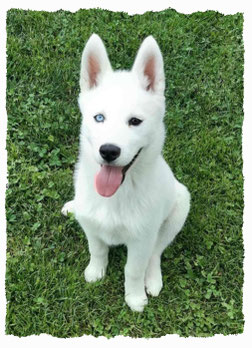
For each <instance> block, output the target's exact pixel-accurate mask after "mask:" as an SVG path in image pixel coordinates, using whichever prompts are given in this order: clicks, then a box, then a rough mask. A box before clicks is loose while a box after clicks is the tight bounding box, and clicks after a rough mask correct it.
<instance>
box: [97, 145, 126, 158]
mask: <svg viewBox="0 0 252 348" xmlns="http://www.w3.org/2000/svg"><path fill="white" fill-rule="evenodd" d="M120 153H121V149H120V147H118V146H115V145H112V144H104V145H102V146H101V147H100V154H101V156H102V158H103V159H105V161H107V162H112V161H114V160H115V159H116V158H117V157H119V156H120Z"/></svg>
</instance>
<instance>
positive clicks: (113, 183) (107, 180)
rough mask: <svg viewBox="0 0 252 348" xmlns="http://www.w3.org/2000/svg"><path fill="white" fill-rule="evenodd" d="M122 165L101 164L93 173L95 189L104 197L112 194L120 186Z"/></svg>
mask: <svg viewBox="0 0 252 348" xmlns="http://www.w3.org/2000/svg"><path fill="white" fill-rule="evenodd" d="M122 169H123V167H112V166H106V165H104V166H102V167H101V170H100V171H99V172H98V173H97V174H96V175H95V188H96V191H97V192H98V193H99V194H100V195H101V196H104V197H110V196H112V195H113V194H114V193H115V192H116V191H117V189H118V187H119V186H120V184H121V182H122V178H123V174H122Z"/></svg>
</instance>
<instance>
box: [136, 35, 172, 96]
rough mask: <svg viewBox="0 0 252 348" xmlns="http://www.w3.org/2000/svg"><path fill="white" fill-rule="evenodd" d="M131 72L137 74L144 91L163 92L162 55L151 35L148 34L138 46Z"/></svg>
mask: <svg viewBox="0 0 252 348" xmlns="http://www.w3.org/2000/svg"><path fill="white" fill-rule="evenodd" d="M132 72H134V73H136V74H137V75H138V78H139V80H140V83H141V85H142V87H143V88H144V89H145V90H146V91H152V92H155V93H163V92H164V89H165V76H164V63H163V57H162V54H161V51H160V48H159V46H158V44H157V42H156V40H155V39H154V38H153V36H148V37H147V38H146V39H145V40H144V41H143V43H142V45H141V46H140V48H139V51H138V53H137V56H136V59H135V62H134V65H133V68H132Z"/></svg>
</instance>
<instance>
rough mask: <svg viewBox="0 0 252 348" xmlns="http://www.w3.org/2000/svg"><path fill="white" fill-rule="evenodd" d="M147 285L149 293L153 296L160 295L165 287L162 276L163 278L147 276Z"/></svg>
mask: <svg viewBox="0 0 252 348" xmlns="http://www.w3.org/2000/svg"><path fill="white" fill-rule="evenodd" d="M145 286H146V291H147V293H148V294H149V295H151V296H154V297H156V296H158V295H159V293H160V291H161V289H162V287H163V282H162V278H161V279H155V278H147V279H146V282H145Z"/></svg>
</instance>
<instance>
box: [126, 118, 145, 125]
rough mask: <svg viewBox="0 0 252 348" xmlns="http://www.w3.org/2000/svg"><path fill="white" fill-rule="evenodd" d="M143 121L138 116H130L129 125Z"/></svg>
mask: <svg viewBox="0 0 252 348" xmlns="http://www.w3.org/2000/svg"><path fill="white" fill-rule="evenodd" d="M142 122H143V121H142V120H139V118H136V117H132V118H131V119H130V120H129V126H138V125H139V124H140V123H142Z"/></svg>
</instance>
